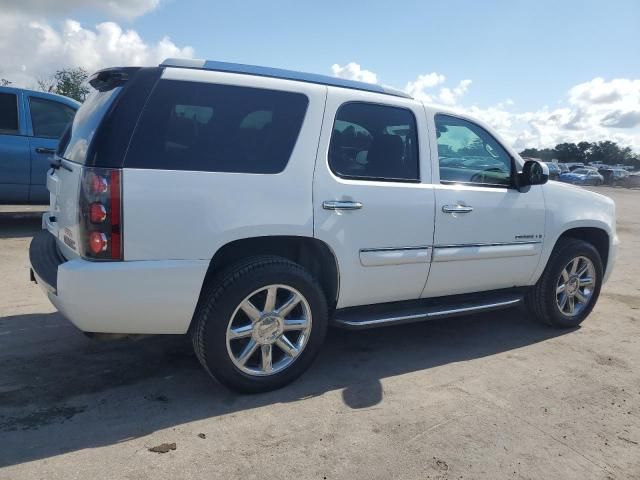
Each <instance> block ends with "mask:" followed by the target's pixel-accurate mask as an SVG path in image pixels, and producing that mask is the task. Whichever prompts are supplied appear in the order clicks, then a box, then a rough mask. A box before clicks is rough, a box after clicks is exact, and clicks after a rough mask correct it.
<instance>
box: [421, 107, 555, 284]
mask: <svg viewBox="0 0 640 480" xmlns="http://www.w3.org/2000/svg"><path fill="white" fill-rule="evenodd" d="M432 131H434V132H435V134H436V135H435V136H436V139H435V142H434V143H436V144H437V147H438V149H437V155H438V156H437V158H434V165H436V166H438V167H439V168H436V171H435V172H434V177H435V179H434V183H436V186H435V196H436V214H435V215H436V217H435V218H436V225H435V236H434V248H433V259H432V264H431V272H430V275H429V280H428V282H427V285H426V288H425V291H424V293H423V296H424V297H437V296H443V295H451V294H461V293H472V292H480V291H486V290H494V289H501V288H509V287H514V286H521V285H528V284H529V281H530V279H531V277H532V275H533V273H534V272H535V269H536V267H537V265H538V262H539V260H540V254H541V251H542V241H543V238H544V230H545V225H544V220H545V204H544V197H543V193H542V186H541V185H536V186H531V187H527V188H526V189H524V190H523V191H519V190H518V189H517V188H516V187H515V184H514V176H515V174H516V167H517V165H516V163H515V159H514V156H513V155H512V154H511V153H510V152H509V151H508V150H507V149H506V148H505V147H504V146H503V145H502V144H501V143H500V142H499V141H498V140H496V138H495V137H494V136H493V135H492V134H491V133H490V132H489V131H488V130H487V129H485V128H484V127H482V126H480V125H479V124H477V123H475V122H472V121H470V120H468V119H464V118H459V117H455V116H450V115H436V116H435V128H434V129H433V130H432ZM435 154H436V150H435V149H434V155H435Z"/></svg>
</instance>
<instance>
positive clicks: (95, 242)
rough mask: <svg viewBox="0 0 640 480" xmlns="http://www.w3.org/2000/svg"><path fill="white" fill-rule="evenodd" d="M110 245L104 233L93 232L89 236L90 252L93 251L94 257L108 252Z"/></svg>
mask: <svg viewBox="0 0 640 480" xmlns="http://www.w3.org/2000/svg"><path fill="white" fill-rule="evenodd" d="M108 245H109V240H108V239H107V236H106V235H105V234H104V233H101V232H95V231H93V232H91V233H90V234H89V250H91V253H93V254H94V255H98V254H100V253H102V252H104V251H106V250H107V246H108Z"/></svg>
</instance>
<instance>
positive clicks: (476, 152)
mask: <svg viewBox="0 0 640 480" xmlns="http://www.w3.org/2000/svg"><path fill="white" fill-rule="evenodd" d="M435 120H436V134H437V137H438V158H439V163H440V181H441V182H443V183H477V184H483V185H488V186H510V185H511V184H512V180H511V178H512V168H513V167H512V159H511V156H510V155H509V153H508V152H507V151H506V150H505V149H504V147H502V145H500V144H499V143H498V142H497V141H496V139H495V138H493V136H491V135H490V134H489V133H488V132H487V131H486V130H485V129H483V128H482V127H480V126H478V125H476V124H475V123H472V122H469V121H467V120H463V119H461V118H457V117H452V116H449V115H436V118H435Z"/></svg>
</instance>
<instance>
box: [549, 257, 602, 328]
mask: <svg viewBox="0 0 640 480" xmlns="http://www.w3.org/2000/svg"><path fill="white" fill-rule="evenodd" d="M595 286H596V268H595V267H594V265H593V262H592V261H591V260H589V259H588V258H587V257H582V256H580V257H575V258H574V259H573V260H571V261H570V262H569V263H568V264H567V265H566V266H565V267H564V268H563V269H562V271H561V272H560V278H558V282H557V284H556V304H557V305H558V309H559V310H560V312H561V313H562V314H563V315H567V316H569V317H574V316H576V315H579V314H580V312H582V311H583V310H584V309H585V308H586V307H587V305H589V302H590V301H591V297H592V296H593V292H594V289H595Z"/></svg>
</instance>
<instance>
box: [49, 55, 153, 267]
mask: <svg viewBox="0 0 640 480" xmlns="http://www.w3.org/2000/svg"><path fill="white" fill-rule="evenodd" d="M161 71H162V70H161V69H160V68H137V67H136V68H133V67H132V68H116V69H107V70H102V71H100V72H97V73H96V74H94V75H93V76H92V77H91V79H90V81H89V83H90V85H91V87H92V91H91V93H90V94H89V96H88V97H87V99H86V100H85V102H84V104H83V105H82V106H81V107H80V109H79V110H78V112H77V113H76V116H75V118H74V121H73V123H72V125H71V126H70V127H69V129H67V131H66V132H65V134H64V135H63V137H62V138H61V140H60V145H59V147H58V151H57V153H56V155H55V157H54V160H53V162H52V168H51V169H50V170H49V172H48V173H47V189H48V190H49V197H50V209H49V211H48V212H46V213H45V214H44V217H43V227H44V228H46V229H47V230H49V232H51V233H52V234H53V235H54V236H55V237H56V238H57V243H58V247H59V249H60V252H61V253H62V254H63V255H64V257H65V258H67V259H72V258H77V257H79V256H82V257H90V258H92V259H97V260H118V259H122V247H121V245H122V238H121V232H120V226H119V223H120V219H121V211H120V208H121V205H120V202H121V197H120V191H119V190H120V187H121V185H120V179H121V174H120V169H121V168H122V164H123V161H124V155H125V153H126V148H127V145H128V141H129V138H130V136H131V134H132V132H133V129H134V128H135V124H136V122H137V119H138V117H139V115H140V113H141V111H142V108H143V106H144V102H145V101H146V98H147V97H148V95H149V93H150V92H151V90H152V89H153V86H154V85H155V82H156V81H157V79H158V78H159V77H160V74H161ZM112 180H113V181H115V182H116V184H114V185H112V184H111V181H112ZM103 187H104V189H103ZM116 187H117V190H118V191H116ZM112 190H113V191H112ZM94 207H96V208H94ZM101 209H103V210H104V218H103V219H102V220H100V217H101ZM90 215H95V216H96V217H97V219H98V222H93V221H92V220H91V218H93V217H90ZM114 221H115V222H114ZM116 223H117V225H116ZM96 232H97V233H96ZM112 233H113V234H114V235H113V236H112ZM92 234H93V235H94V236H93V237H91V235H92ZM100 236H102V237H104V238H105V241H106V240H108V241H109V245H108V249H107V248H106V247H105V250H104V251H97V252H91V247H96V248H97V246H96V245H98V244H99V243H100V241H101V237H100ZM107 237H108V238H107ZM96 242H97V243H96ZM112 244H113V245H112ZM98 246H99V245H98ZM112 246H113V247H114V248H113V255H112V252H111V249H112ZM116 249H118V250H119V254H117V253H118V252H116V251H115V250H116ZM107 250H108V251H107Z"/></svg>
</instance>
